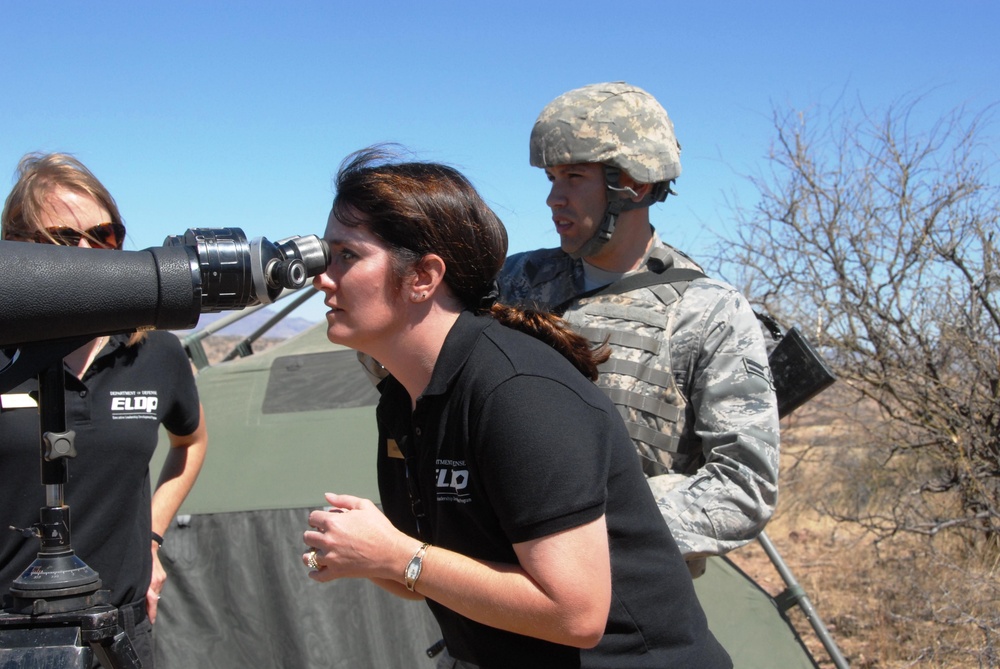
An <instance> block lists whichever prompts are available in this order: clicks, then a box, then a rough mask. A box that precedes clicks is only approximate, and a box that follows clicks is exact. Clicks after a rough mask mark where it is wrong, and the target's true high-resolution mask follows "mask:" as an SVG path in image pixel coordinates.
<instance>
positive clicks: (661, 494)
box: [499, 82, 779, 575]
mask: <svg viewBox="0 0 1000 669" xmlns="http://www.w3.org/2000/svg"><path fill="white" fill-rule="evenodd" d="M531 164H532V165H533V166H535V167H541V168H543V169H544V170H545V173H546V176H547V177H548V178H549V181H550V182H551V183H552V187H551V191H550V194H549V196H548V199H547V204H548V205H549V207H550V208H551V210H552V220H553V222H554V223H555V226H556V231H557V232H558V233H559V236H560V248H558V249H544V250H538V251H531V252H527V253H521V254H517V255H514V256H511V257H510V258H508V260H507V262H506V264H505V265H504V268H503V271H502V273H501V275H500V279H499V283H500V296H501V301H503V302H504V303H507V304H515V305H520V306H522V307H531V308H536V309H540V310H545V311H554V312H556V313H562V315H563V316H564V318H565V319H566V320H567V321H568V322H569V323H570V325H571V326H572V327H574V328H575V329H577V330H578V331H579V332H582V333H584V334H586V335H587V336H588V338H589V339H590V340H591V341H592V342H594V343H595V344H600V343H602V342H604V341H607V342H608V345H609V346H610V348H611V351H612V358H611V360H609V361H608V363H606V364H605V366H604V367H603V368H602V373H601V377H600V380H599V382H598V383H599V384H600V385H601V386H602V387H604V388H605V389H606V390H607V392H608V394H609V395H610V396H611V398H612V399H613V400H614V402H615V404H616V405H617V406H618V408H619V411H620V412H621V414H622V416H623V418H624V419H625V421H626V423H627V425H628V427H629V430H630V432H631V434H632V438H633V441H634V442H635V444H636V447H637V449H638V451H639V454H640V455H641V459H642V463H643V467H644V469H645V472H646V474H647V477H648V482H649V486H650V488H651V489H652V491H653V494H654V496H655V497H656V499H657V501H658V503H659V506H660V509H661V510H662V513H663V517H664V519H665V520H666V522H667V524H668V525H669V527H670V529H671V531H672V533H673V535H674V538H675V539H676V541H677V544H678V545H679V546H680V549H681V552H682V553H684V554H685V557H686V558H687V559H688V561H689V566H690V567H691V569H692V574H694V575H698V573H700V571H701V570H702V569H703V568H704V566H703V565H704V560H703V559H700V558H703V557H704V556H708V555H719V554H723V553H726V552H728V551H730V550H732V549H734V548H737V547H739V546H741V545H743V544H745V543H747V542H749V541H751V540H753V539H754V538H755V537H756V536H757V535H758V534H759V533H760V531H761V530H762V529H763V528H764V525H765V524H766V523H767V521H768V519H769V518H770V517H771V514H772V513H773V511H774V505H775V503H776V501H777V475H778V443H779V442H778V410H777V402H776V399H775V394H774V388H773V384H772V382H771V377H770V369H769V368H768V364H767V353H766V349H765V343H764V338H763V335H762V333H761V330H760V327H759V325H758V322H757V319H756V317H755V315H754V313H753V311H752V310H751V308H750V305H749V304H748V302H747V300H746V298H745V297H744V296H743V295H741V294H740V293H739V292H738V291H737V290H736V289H735V288H733V287H732V286H730V285H728V284H726V283H724V282H722V281H717V280H715V279H711V278H707V277H705V276H704V275H703V274H701V275H699V274H694V275H693V276H694V277H695V278H691V276H690V275H689V276H688V277H687V278H685V279H683V280H673V279H667V277H669V276H670V272H669V271H668V270H671V269H672V268H685V269H690V270H699V271H700V268H699V267H698V265H697V264H696V263H695V262H693V261H692V260H691V259H690V258H688V257H687V256H685V255H684V254H683V253H681V252H680V251H678V250H676V249H674V248H672V247H671V246H669V245H667V244H665V243H664V242H663V241H661V240H660V238H659V236H658V235H657V234H656V232H655V230H654V229H653V228H652V226H651V225H650V222H649V207H650V206H651V205H652V204H653V203H655V202H662V201H663V200H665V199H666V197H667V195H668V193H671V192H672V191H671V184H672V183H673V182H674V180H675V179H676V178H677V177H678V176H679V175H680V171H681V165H680V145H679V144H678V142H677V140H676V138H675V136H674V129H673V124H672V123H671V121H670V119H669V118H668V116H667V113H666V111H664V109H663V107H662V106H660V104H659V103H658V102H657V101H656V100H655V99H654V98H653V97H652V96H651V95H649V93H647V92H646V91H643V90H642V89H639V88H636V87H635V86H630V85H628V84H625V83H621V82H619V83H605V84H595V85H590V86H585V87H583V88H580V89H576V90H573V91H570V92H568V93H566V94H564V95H562V96H560V97H558V98H556V99H555V100H554V101H552V102H551V103H550V104H549V105H548V106H547V107H546V108H545V109H544V110H543V111H542V113H541V114H540V115H539V117H538V120H537V121H536V123H535V126H534V129H533V130H532V133H531ZM650 271H656V272H662V273H663V277H664V281H663V282H660V283H653V285H649V286H645V287H640V288H634V289H626V290H625V291H624V292H617V291H615V290H614V289H613V288H612V290H610V292H609V291H607V290H605V291H604V294H600V295H591V293H593V292H594V291H595V290H596V289H599V288H601V287H603V286H607V285H609V284H614V283H615V282H616V281H618V280H619V279H621V278H622V277H629V276H632V275H634V274H637V273H641V272H650Z"/></svg>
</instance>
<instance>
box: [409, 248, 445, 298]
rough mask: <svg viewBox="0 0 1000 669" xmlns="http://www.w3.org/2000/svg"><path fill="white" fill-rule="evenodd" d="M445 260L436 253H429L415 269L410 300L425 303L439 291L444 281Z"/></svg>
mask: <svg viewBox="0 0 1000 669" xmlns="http://www.w3.org/2000/svg"><path fill="white" fill-rule="evenodd" d="M444 272H445V264H444V259H442V258H441V256H439V255H437V254H436V253H428V254H427V255H425V256H424V257H423V258H421V259H420V260H419V261H418V262H417V264H416V265H415V266H414V268H413V282H412V284H411V286H410V288H411V294H410V300H412V301H413V302H423V301H424V300H426V299H427V298H428V297H430V296H431V295H433V294H434V293H435V291H437V290H439V288H440V286H441V284H442V282H443V281H444Z"/></svg>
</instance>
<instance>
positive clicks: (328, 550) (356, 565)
mask: <svg viewBox="0 0 1000 669" xmlns="http://www.w3.org/2000/svg"><path fill="white" fill-rule="evenodd" d="M326 500H327V501H328V502H329V503H330V507H331V508H330V510H317V511H313V512H312V513H310V514H309V525H310V527H312V528H314V529H311V530H307V531H306V532H305V533H304V534H303V540H304V541H305V543H306V545H307V546H310V547H311V548H313V549H315V558H314V559H315V561H316V567H317V568H316V569H313V570H312V571H310V572H309V578H311V579H313V580H316V581H320V582H326V581H332V580H334V579H338V578H370V579H382V580H391V581H397V582H399V581H401V580H402V575H403V570H404V569H405V567H406V564H407V562H409V560H410V558H411V557H412V556H413V553H414V552H416V550H417V548H419V547H420V541H418V540H417V539H414V538H412V537H409V536H407V535H405V534H403V533H402V532H400V531H399V530H397V529H396V528H395V527H393V525H392V523H390V522H389V519H388V518H386V517H385V514H383V513H382V512H381V511H380V510H379V508H378V507H377V506H375V504H374V503H373V502H372V501H371V500H367V499H362V498H360V497H353V496H351V495H335V494H333V493H327V494H326ZM311 553H312V551H310V552H308V553H305V554H303V556H302V562H303V563H304V564H305V565H306V566H310V567H311V566H313V565H312V564H310V559H311V558H312V555H311Z"/></svg>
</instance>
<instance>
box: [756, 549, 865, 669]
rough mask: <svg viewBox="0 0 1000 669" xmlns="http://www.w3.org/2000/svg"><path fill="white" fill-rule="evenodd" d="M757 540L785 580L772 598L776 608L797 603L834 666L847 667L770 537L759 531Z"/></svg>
mask: <svg viewBox="0 0 1000 669" xmlns="http://www.w3.org/2000/svg"><path fill="white" fill-rule="evenodd" d="M757 541H758V542H759V543H760V545H761V547H762V548H763V549H764V552H765V553H767V557H768V558H770V560H771V564H773V565H774V568H775V569H777V570H778V573H779V574H780V575H781V579H782V580H783V581H784V582H785V586H786V588H785V590H784V591H783V592H781V594H779V595H778V596H777V597H775V598H774V601H775V603H776V604H777V605H778V608H779V609H781V610H782V611H787V610H788V609H790V608H791V607H793V606H796V605H798V607H799V608H800V609H802V613H803V614H805V616H806V619H807V620H808V621H809V624H810V625H812V628H813V631H814V632H816V636H817V637H819V640H820V642H822V644H823V647H824V648H825V649H826V652H827V654H829V656H830V659H831V660H833V664H834V666H836V667H837V669H849V665H848V664H847V660H846V659H844V656H843V655H842V654H841V652H840V648H838V647H837V643H836V641H834V640H833V636H831V634H830V631H829V630H828V629H827V628H826V625H824V624H823V621H822V619H820V617H819V613H817V612H816V609H815V607H813V605H812V602H811V601H809V597H808V596H807V595H806V593H805V590H803V589H802V586H801V585H799V582H798V581H797V580H796V579H795V576H793V575H792V572H791V570H790V569H789V568H788V565H787V564H786V563H785V561H784V560H783V559H782V558H781V556H780V555H779V554H778V549H777V548H775V546H774V544H773V543H771V539H770V538H769V537H768V536H767V534H766V533H764V532H761V533H760V534H759V535H758V536H757Z"/></svg>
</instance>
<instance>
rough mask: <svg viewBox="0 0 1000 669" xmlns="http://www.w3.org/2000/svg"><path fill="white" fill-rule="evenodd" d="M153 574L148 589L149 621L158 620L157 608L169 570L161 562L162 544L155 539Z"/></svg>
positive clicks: (147, 606) (147, 607) (147, 612)
mask: <svg viewBox="0 0 1000 669" xmlns="http://www.w3.org/2000/svg"><path fill="white" fill-rule="evenodd" d="M152 551H153V575H152V577H151V578H150V579H149V589H148V590H146V615H147V616H149V622H150V623H155V622H156V609H157V607H158V606H159V604H160V592H161V591H162V590H163V585H164V583H165V582H166V580H167V572H166V570H164V569H163V565H162V564H160V546H159V544H157V543H156V542H155V541H154V542H153V548H152Z"/></svg>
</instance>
